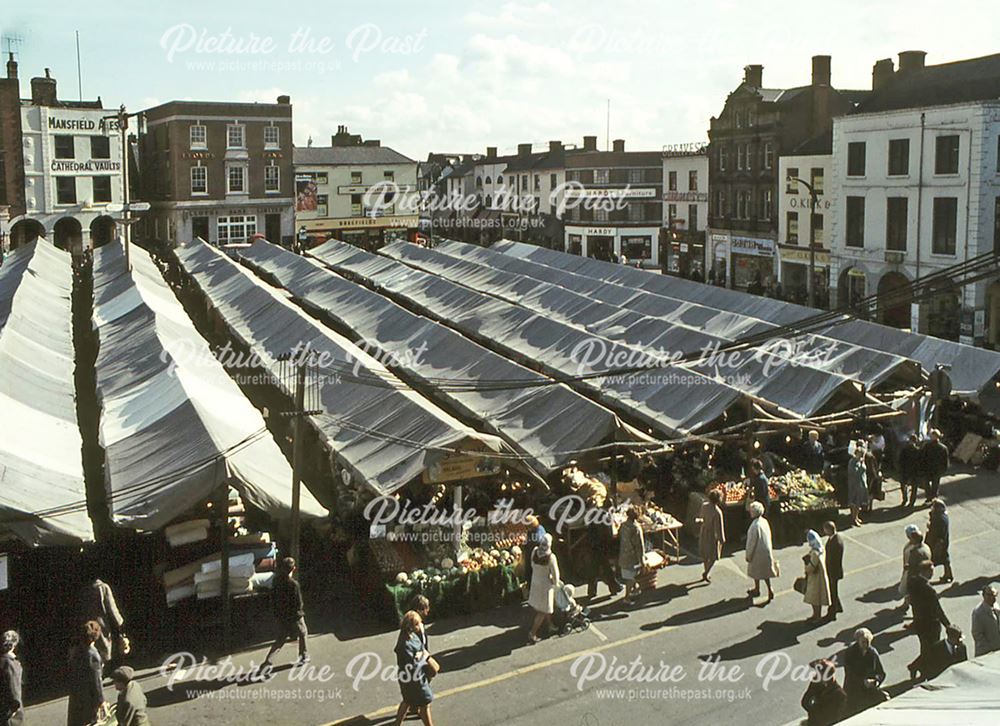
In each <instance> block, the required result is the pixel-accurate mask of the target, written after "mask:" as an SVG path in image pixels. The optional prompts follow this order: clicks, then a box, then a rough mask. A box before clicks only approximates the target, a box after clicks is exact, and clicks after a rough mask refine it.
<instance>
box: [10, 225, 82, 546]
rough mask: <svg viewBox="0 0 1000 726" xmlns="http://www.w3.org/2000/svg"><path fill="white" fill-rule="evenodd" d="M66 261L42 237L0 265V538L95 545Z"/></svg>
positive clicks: (70, 278) (69, 272)
mask: <svg viewBox="0 0 1000 726" xmlns="http://www.w3.org/2000/svg"><path fill="white" fill-rule="evenodd" d="M72 293H73V271H72V266H71V263H70V256H69V254H68V253H66V252H63V251H62V250H59V249H56V248H55V247H53V246H52V245H50V244H49V243H48V242H46V241H45V240H44V239H39V240H37V241H36V242H32V243H30V244H27V245H24V246H22V247H20V248H18V249H16V250H15V251H14V252H12V253H10V255H9V256H8V257H7V259H6V260H5V261H4V263H3V265H2V266H0V537H12V538H15V539H17V540H20V541H21V542H24V543H26V544H29V545H73V544H79V543H80V542H89V541H92V540H93V539H94V530H93V527H92V525H91V522H90V518H89V516H88V513H87V501H86V490H85V485H84V474H83V463H82V447H83V440H82V438H81V436H80V429H79V426H78V423H77V415H76V389H75V385H74V371H75V365H74V360H75V356H74V348H73V320H72Z"/></svg>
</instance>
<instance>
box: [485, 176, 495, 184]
mask: <svg viewBox="0 0 1000 726" xmlns="http://www.w3.org/2000/svg"><path fill="white" fill-rule="evenodd" d="M486 183H487V184H492V183H493V177H491V176H488V177H486Z"/></svg>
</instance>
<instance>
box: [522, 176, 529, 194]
mask: <svg viewBox="0 0 1000 726" xmlns="http://www.w3.org/2000/svg"><path fill="white" fill-rule="evenodd" d="M521 189H523V190H524V191H528V175H527V174H521Z"/></svg>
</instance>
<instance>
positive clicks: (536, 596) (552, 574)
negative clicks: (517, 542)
mask: <svg viewBox="0 0 1000 726" xmlns="http://www.w3.org/2000/svg"><path fill="white" fill-rule="evenodd" d="M531 560H532V562H531V564H532V567H531V589H530V591H529V593H528V605H530V606H531V608H532V610H534V611H535V620H534V622H533V623H532V624H531V632H530V633H529V634H528V644H529V645H534V644H535V643H537V642H538V631H539V629H540V628H541V627H542V625H543V624H544V625H546V626H547V627H546V630H551V629H552V613H553V612H555V598H556V588H557V587H559V584H560V577H559V561H558V560H557V559H556V555H555V553H554V552H553V551H552V535H551V534H546V535H545V537H544V538H543V539H542V542H541V544H539V545H538V546H537V547H535V551H534V552H532V553H531Z"/></svg>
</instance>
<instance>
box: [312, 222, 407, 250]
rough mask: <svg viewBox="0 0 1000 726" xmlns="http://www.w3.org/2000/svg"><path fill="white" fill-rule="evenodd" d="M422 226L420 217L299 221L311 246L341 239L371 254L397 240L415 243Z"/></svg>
mask: <svg viewBox="0 0 1000 726" xmlns="http://www.w3.org/2000/svg"><path fill="white" fill-rule="evenodd" d="M419 225H420V217H419V215H416V214H413V215H398V216H381V217H378V216H376V217H346V218H327V219H300V220H299V227H304V228H305V230H306V234H307V235H308V237H309V244H310V246H315V245H318V244H322V243H323V242H326V240H328V239H331V238H333V239H339V240H343V241H344V242H350V243H351V244H354V245H357V246H358V247H362V248H364V249H368V250H376V249H378V248H380V247H382V246H383V245H385V244H388V243H389V242H393V241H396V240H400V239H403V240H412V239H413V238H414V235H415V234H416V232H417V230H418V227H419Z"/></svg>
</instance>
